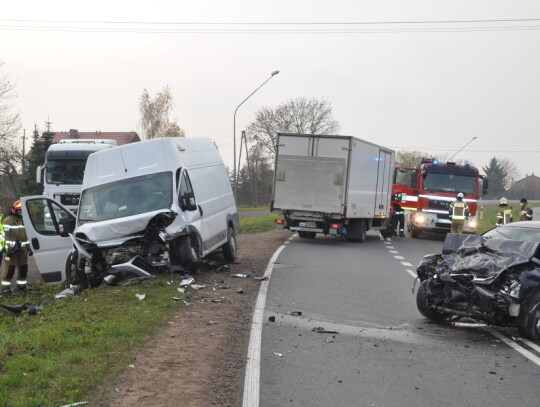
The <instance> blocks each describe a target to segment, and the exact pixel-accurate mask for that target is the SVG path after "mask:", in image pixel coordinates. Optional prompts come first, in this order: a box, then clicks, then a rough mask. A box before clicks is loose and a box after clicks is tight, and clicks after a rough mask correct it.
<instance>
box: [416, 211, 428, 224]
mask: <svg viewBox="0 0 540 407" xmlns="http://www.w3.org/2000/svg"><path fill="white" fill-rule="evenodd" d="M414 221H415V222H416V223H424V222H425V221H426V217H425V216H424V215H422V214H421V213H418V214H417V215H416V216H415V217H414Z"/></svg>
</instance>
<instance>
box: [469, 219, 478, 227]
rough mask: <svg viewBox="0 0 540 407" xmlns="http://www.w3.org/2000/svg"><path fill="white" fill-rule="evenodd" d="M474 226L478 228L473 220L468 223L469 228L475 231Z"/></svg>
mask: <svg viewBox="0 0 540 407" xmlns="http://www.w3.org/2000/svg"><path fill="white" fill-rule="evenodd" d="M476 226H478V223H477V222H476V221H475V220H471V221H469V228H471V229H476Z"/></svg>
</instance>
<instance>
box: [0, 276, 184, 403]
mask: <svg viewBox="0 0 540 407" xmlns="http://www.w3.org/2000/svg"><path fill="white" fill-rule="evenodd" d="M178 283H179V281H178V280H175V281H174V282H173V283H171V282H170V277H169V280H167V278H166V276H158V277H156V278H155V279H152V280H148V281H144V282H142V283H141V284H138V285H134V286H123V287H113V286H107V285H103V286H100V287H99V288H96V289H93V290H85V291H84V292H82V293H81V294H80V296H77V297H70V298H65V299H62V300H55V299H54V294H55V293H57V292H58V287H57V286H56V287H42V289H39V290H37V291H36V294H33V293H34V292H33V291H29V292H28V293H27V294H26V295H25V297H20V296H16V297H10V298H9V299H2V300H1V301H2V302H4V303H11V304H20V303H21V302H29V303H34V304H36V303H41V304H43V308H42V309H41V310H40V311H38V315H35V316H28V317H26V313H27V311H23V312H22V313H20V316H19V317H15V316H11V315H10V313H9V312H8V311H6V310H5V309H3V308H1V309H0V406H9V407H28V406H36V407H37V406H55V407H56V406H61V405H65V404H70V403H76V402H80V401H87V400H83V399H84V398H85V396H86V395H88V394H91V393H92V390H94V389H95V388H97V387H98V386H99V385H100V384H101V383H102V382H103V380H104V378H105V377H107V376H109V377H110V375H114V374H115V373H118V372H120V371H122V370H124V369H125V368H126V367H127V366H128V365H129V364H130V363H131V361H132V360H133V358H134V356H135V354H136V352H137V350H138V349H139V348H140V346H141V344H142V343H143V342H144V341H145V340H146V339H148V338H150V337H151V336H152V334H153V333H154V332H155V331H156V329H157V328H158V327H159V326H162V325H163V324H164V323H165V322H166V321H167V319H168V318H169V317H170V315H171V314H172V313H173V312H174V311H176V310H178V309H179V308H181V307H182V306H183V305H184V304H183V302H182V301H174V300H173V299H172V297H179V298H181V299H184V298H185V297H184V296H185V294H181V293H179V292H178V291H177V287H178ZM47 291H48V292H47ZM37 292H39V294H37ZM137 293H139V294H146V298H145V299H144V300H142V301H141V300H139V299H138V298H137V297H136V296H135V294H137ZM38 295H39V298H34V296H38ZM4 300H5V301H4Z"/></svg>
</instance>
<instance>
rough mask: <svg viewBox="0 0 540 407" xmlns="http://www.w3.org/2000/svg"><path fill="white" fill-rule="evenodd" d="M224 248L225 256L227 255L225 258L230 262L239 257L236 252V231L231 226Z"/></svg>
mask: <svg viewBox="0 0 540 407" xmlns="http://www.w3.org/2000/svg"><path fill="white" fill-rule="evenodd" d="M222 250H223V257H225V260H227V261H228V262H233V261H235V260H236V258H237V257H238V256H237V253H236V233H234V229H233V228H232V227H229V229H228V230H227V241H226V242H225V244H224V245H223V246H222Z"/></svg>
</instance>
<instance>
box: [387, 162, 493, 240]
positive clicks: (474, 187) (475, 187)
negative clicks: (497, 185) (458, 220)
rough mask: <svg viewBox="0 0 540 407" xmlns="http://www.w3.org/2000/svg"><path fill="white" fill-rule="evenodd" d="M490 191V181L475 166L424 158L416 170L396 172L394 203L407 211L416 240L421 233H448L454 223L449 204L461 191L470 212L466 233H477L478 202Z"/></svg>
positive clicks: (396, 169)
mask: <svg viewBox="0 0 540 407" xmlns="http://www.w3.org/2000/svg"><path fill="white" fill-rule="evenodd" d="M487 188H488V180H487V179H486V178H485V176H483V175H480V173H479V171H478V169H477V168H476V167H473V166H471V165H469V164H465V165H457V164H456V163H453V162H447V163H445V164H442V163H439V162H438V161H437V160H435V159H431V158H423V159H422V162H421V163H420V164H419V165H418V166H417V167H415V168H410V167H396V168H395V169H394V182H393V186H392V204H397V205H399V206H400V207H401V208H402V209H403V210H405V211H408V216H406V223H407V229H408V230H409V232H410V233H411V237H413V238H417V237H418V236H420V233H422V232H432V233H448V232H449V231H450V224H451V223H452V222H451V220H450V218H449V214H448V208H449V205H450V203H451V202H452V201H454V200H455V199H456V196H457V194H458V193H460V192H462V193H463V195H464V198H463V200H464V201H465V202H467V205H468V206H469V212H470V216H469V218H468V220H467V221H466V222H465V226H464V228H463V233H471V234H474V233H475V232H476V227H477V217H476V213H477V208H478V199H479V198H480V196H482V195H486V194H487ZM393 206H394V207H395V205H393Z"/></svg>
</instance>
